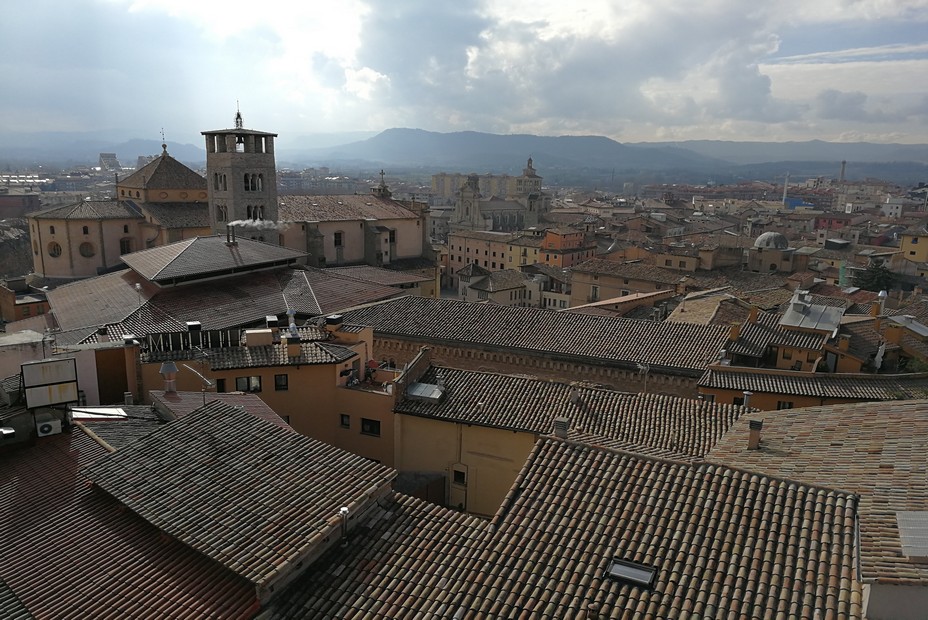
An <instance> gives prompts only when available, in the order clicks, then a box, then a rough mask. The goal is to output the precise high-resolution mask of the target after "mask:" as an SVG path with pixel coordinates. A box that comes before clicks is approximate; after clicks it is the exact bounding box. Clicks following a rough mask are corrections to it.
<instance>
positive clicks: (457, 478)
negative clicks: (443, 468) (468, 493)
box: [452, 469, 467, 486]
mask: <svg viewBox="0 0 928 620" xmlns="http://www.w3.org/2000/svg"><path fill="white" fill-rule="evenodd" d="M452 481H453V482H454V484H459V485H461V486H467V472H466V471H463V470H460V469H455V470H454V473H453V477H452Z"/></svg>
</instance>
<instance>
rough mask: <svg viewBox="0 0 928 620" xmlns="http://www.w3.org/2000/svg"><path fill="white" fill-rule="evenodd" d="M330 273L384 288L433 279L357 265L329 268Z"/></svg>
mask: <svg viewBox="0 0 928 620" xmlns="http://www.w3.org/2000/svg"><path fill="white" fill-rule="evenodd" d="M327 271H330V272H332V273H334V274H336V275H340V276H345V277H349V278H355V279H357V280H364V281H365V282H375V283H377V284H382V285H384V286H396V285H398V284H413V283H416V282H429V281H431V280H434V279H435V278H434V277H433V278H427V277H425V276H420V275H418V274H415V273H410V272H408V271H396V270H393V269H384V268H382V267H372V266H370V265H358V266H355V267H329V268H328V269H327Z"/></svg>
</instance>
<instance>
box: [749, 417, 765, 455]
mask: <svg viewBox="0 0 928 620" xmlns="http://www.w3.org/2000/svg"><path fill="white" fill-rule="evenodd" d="M748 428H749V431H748V450H760V431H761V429H763V428H764V421H763V420H751V421H750V422H748Z"/></svg>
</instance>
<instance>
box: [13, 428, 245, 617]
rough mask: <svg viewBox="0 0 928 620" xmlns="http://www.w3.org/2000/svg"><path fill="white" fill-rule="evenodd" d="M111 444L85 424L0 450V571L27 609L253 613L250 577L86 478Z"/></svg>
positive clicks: (49, 613)
mask: <svg viewBox="0 0 928 620" xmlns="http://www.w3.org/2000/svg"><path fill="white" fill-rule="evenodd" d="M116 424H118V422H117V423H116ZM156 452H157V450H156ZM105 454H106V452H105V450H104V448H103V447H102V446H100V445H99V444H98V443H96V442H95V441H94V440H93V439H91V438H90V437H89V436H87V435H85V434H84V433H83V432H81V431H80V430H74V431H72V432H70V433H62V434H60V435H54V436H51V437H45V438H42V439H41V440H39V441H38V442H37V443H36V445H34V446H30V447H27V448H23V449H21V450H17V451H14V452H8V453H5V454H0V505H2V506H3V525H4V529H5V531H6V532H7V534H8V535H5V536H2V537H0V575H3V581H5V582H6V584H7V586H8V587H9V588H10V590H11V591H12V592H13V593H14V594H15V596H16V597H17V598H18V599H19V600H20V601H21V603H22V605H23V606H24V607H25V608H26V609H28V610H29V612H30V613H31V615H32V616H34V617H36V618H112V619H114V620H115V619H121V618H132V617H137V618H141V617H145V618H188V617H192V616H200V617H222V618H248V617H250V616H251V615H253V613H254V612H255V610H256V609H257V605H258V604H257V598H256V595H255V589H254V587H253V586H252V585H251V584H249V583H248V582H247V581H246V580H244V579H241V578H239V577H237V576H236V575H235V574H234V573H232V572H231V571H229V570H227V569H225V568H223V567H222V566H220V565H219V564H217V563H215V562H213V561H211V560H209V559H208V558H206V557H205V556H203V555H201V554H199V553H196V552H194V551H193V550H191V549H190V548H189V547H187V546H186V545H184V544H183V543H181V542H179V541H177V540H174V539H171V538H167V537H165V536H164V535H163V534H162V533H161V532H160V531H159V530H158V529H157V528H155V527H152V526H151V525H150V524H148V523H146V522H145V521H143V520H142V519H140V518H138V517H137V516H136V515H134V514H132V513H131V512H126V511H120V510H119V505H118V504H117V503H116V502H114V501H113V500H112V499H110V498H108V497H106V496H104V495H103V494H100V493H97V492H95V491H94V490H93V489H92V488H90V487H89V486H88V485H87V480H86V479H85V478H84V477H83V475H81V474H80V472H79V470H80V469H81V468H82V467H85V466H87V465H89V464H91V463H93V462H94V461H95V460H97V459H99V458H102V457H103V456H104V455H105ZM159 475H160V474H159ZM14 532H15V535H12V534H13V533H14ZM68 532H71V533H70V534H69V533H68Z"/></svg>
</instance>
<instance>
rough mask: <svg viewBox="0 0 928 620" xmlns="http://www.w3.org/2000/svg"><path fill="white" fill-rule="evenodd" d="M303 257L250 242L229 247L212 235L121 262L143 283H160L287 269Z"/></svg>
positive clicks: (242, 240) (264, 244)
mask: <svg viewBox="0 0 928 620" xmlns="http://www.w3.org/2000/svg"><path fill="white" fill-rule="evenodd" d="M303 256H305V253H304V252H296V251H294V250H290V249H288V248H283V247H280V246H277V245H272V244H270V243H264V242H262V241H254V240H251V239H239V240H238V241H237V242H236V243H235V244H229V243H227V241H226V238H225V237H224V236H222V235H214V236H211V237H194V238H192V239H187V240H185V241H178V242H177V243H170V244H168V245H162V246H158V247H154V248H149V249H147V250H141V251H139V252H132V253H131V254H124V255H123V256H122V260H123V262H124V263H126V264H127V265H129V267H130V268H131V269H133V270H134V271H136V272H138V273H139V274H140V275H141V276H143V277H144V278H145V279H146V280H149V281H152V282H159V283H160V282H172V281H176V280H190V279H196V278H206V277H211V276H216V275H219V274H231V273H237V272H240V271H246V270H254V269H258V268H261V267H262V266H264V267H270V266H274V265H289V264H293V263H295V262H296V261H297V260H299V259H300V258H301V257H303Z"/></svg>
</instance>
